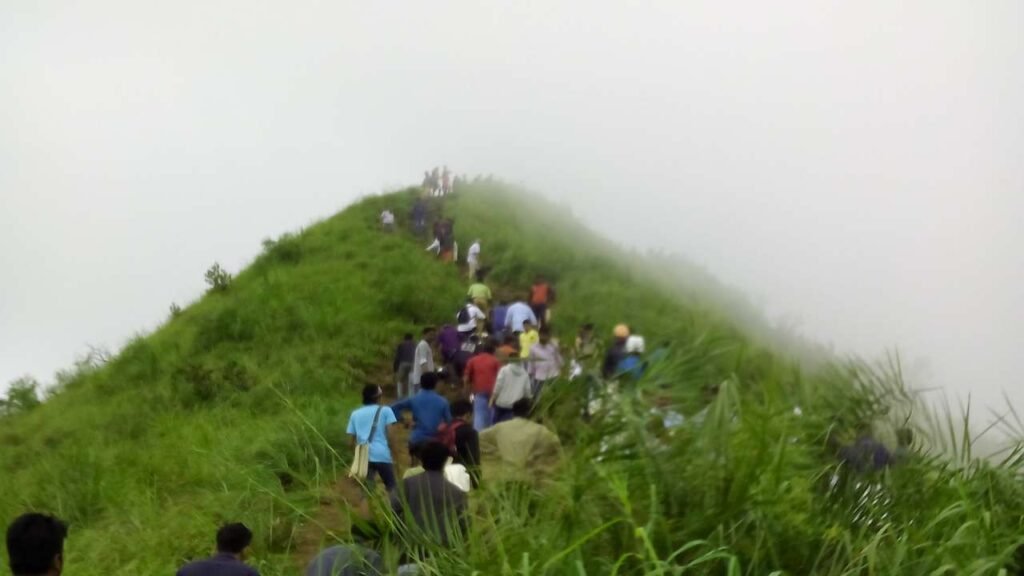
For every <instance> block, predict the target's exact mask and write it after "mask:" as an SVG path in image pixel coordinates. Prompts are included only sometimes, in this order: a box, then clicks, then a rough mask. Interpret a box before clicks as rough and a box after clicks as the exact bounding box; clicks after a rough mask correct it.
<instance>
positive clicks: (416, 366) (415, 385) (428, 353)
mask: <svg viewBox="0 0 1024 576" xmlns="http://www.w3.org/2000/svg"><path fill="white" fill-rule="evenodd" d="M436 334H437V331H436V330H434V328H433V327H432V326H427V327H426V328H424V329H423V336H422V337H421V338H420V341H419V344H416V352H415V354H414V355H413V361H412V370H410V371H409V394H408V395H407V396H400V397H402V398H409V397H412V395H413V394H416V393H417V392H419V391H420V380H421V379H422V378H423V375H424V374H427V373H433V372H434V370H436V368H435V367H434V349H433V348H432V345H433V343H434V339H435V338H436Z"/></svg>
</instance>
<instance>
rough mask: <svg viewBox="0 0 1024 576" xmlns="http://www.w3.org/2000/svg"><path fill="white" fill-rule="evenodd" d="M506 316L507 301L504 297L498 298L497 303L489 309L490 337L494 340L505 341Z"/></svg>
mask: <svg viewBox="0 0 1024 576" xmlns="http://www.w3.org/2000/svg"><path fill="white" fill-rule="evenodd" d="M488 292H490V290H488ZM506 316H508V302H507V301H506V300H504V299H502V300H498V303H497V305H495V306H494V308H492V309H491V337H492V338H494V340H495V342H504V341H505V317H506Z"/></svg>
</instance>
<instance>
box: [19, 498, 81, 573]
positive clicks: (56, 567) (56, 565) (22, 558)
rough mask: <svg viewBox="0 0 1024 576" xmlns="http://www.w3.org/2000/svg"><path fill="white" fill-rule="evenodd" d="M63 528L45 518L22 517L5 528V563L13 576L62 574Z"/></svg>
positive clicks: (64, 536)
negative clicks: (6, 562)
mask: <svg viewBox="0 0 1024 576" xmlns="http://www.w3.org/2000/svg"><path fill="white" fill-rule="evenodd" d="M67 537H68V527H67V525H66V524H64V523H63V522H61V521H60V520H58V519H57V518H55V517H53V516H48V515H46V514H36V513H29V514H22V515H21V516H19V517H18V518H16V519H15V520H14V522H11V525H10V526H9V527H8V528H7V559H8V564H9V565H10V567H11V573H12V574H14V576H59V575H60V574H61V573H62V572H63V571H64V539H65V538H67Z"/></svg>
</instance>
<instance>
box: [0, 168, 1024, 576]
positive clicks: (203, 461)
mask: <svg viewBox="0 0 1024 576" xmlns="http://www.w3.org/2000/svg"><path fill="white" fill-rule="evenodd" d="M411 202H412V192H411V191H405V192H401V193H397V194H394V195H388V196H382V197H373V198H368V199H366V200H364V201H362V202H359V203H357V204H356V205H354V206H352V207H350V208H349V209H347V210H346V211H344V212H343V213H341V214H339V215H337V216H334V217H332V218H330V219H328V220H326V221H323V222H320V223H318V224H316V225H313V226H311V227H309V228H308V229H306V230H304V231H302V232H301V233H299V234H296V235H289V236H286V237H283V238H281V239H279V240H278V241H276V242H274V243H271V244H268V246H267V247H266V248H265V250H264V252H263V253H262V254H261V255H260V256H259V257H258V258H257V259H256V260H255V262H254V263H253V264H252V265H251V266H250V267H249V268H248V269H246V270H245V271H243V272H242V273H241V274H239V275H238V277H237V278H235V280H234V282H233V283H232V285H231V286H230V288H229V289H228V290H226V291H223V292H215V293H210V294H208V295H206V296H205V297H203V298H202V299H201V300H199V301H198V302H196V303H194V304H193V305H191V306H189V307H187V308H185V309H184V310H183V311H182V313H181V314H179V315H177V316H175V317H174V318H172V319H170V320H169V321H168V322H167V324H165V325H164V326H162V327H161V328H160V329H159V330H157V331H156V332H154V333H153V334H150V335H147V336H145V337H140V338H137V339H135V340H134V341H133V342H131V343H130V344H129V345H128V346H126V347H125V349H124V350H122V351H121V352H120V353H119V354H118V355H117V356H116V357H115V358H114V359H113V360H112V361H111V362H109V363H108V364H106V365H105V366H102V367H99V368H97V369H89V370H83V371H81V373H80V374H79V375H78V376H77V377H76V378H73V379H71V381H70V382H68V383H66V384H65V385H64V386H63V388H62V389H61V390H60V391H59V392H58V393H56V394H55V395H54V396H53V397H52V398H50V399H48V400H47V402H45V403H44V404H43V405H42V406H40V407H38V408H36V409H34V410H32V411H30V412H28V413H25V414H19V415H14V416H8V417H6V418H5V419H3V420H0V518H2V519H5V520H6V519H10V518H12V517H13V516H14V515H16V514H18V513H20V512H22V511H24V510H26V509H40V510H48V511H52V512H54V513H56V514H58V515H60V516H61V517H63V518H66V519H67V520H69V521H70V522H71V523H72V536H71V539H70V541H69V543H68V551H67V552H68V565H69V567H70V568H71V572H72V573H74V574H81V575H94V574H95V575H100V574H104V575H110V574H124V575H128V574H151V573H159V572H164V573H170V572H171V571H172V570H174V569H175V568H176V567H177V566H178V565H179V564H180V563H181V562H183V561H184V560H186V559H190V558H193V557H196V556H200V555H203V554H205V553H207V552H208V548H209V547H210V540H211V534H212V533H213V531H214V530H215V528H216V526H217V525H218V523H220V522H222V521H224V520H227V519H231V520H235V519H237V520H241V521H244V522H246V523H247V524H249V525H250V526H251V527H252V528H253V529H254V531H255V532H256V535H257V541H256V542H255V545H254V548H253V560H252V561H253V563H254V564H256V565H257V566H258V567H259V568H260V570H261V571H262V572H263V573H264V574H268V575H273V574H296V573H298V572H297V570H296V567H295V561H294V554H295V545H296V537H297V535H298V534H299V532H300V530H301V525H302V523H303V522H304V519H305V517H306V515H307V514H310V513H311V512H312V511H313V510H315V509H316V508H317V506H318V499H319V497H320V496H321V494H322V493H323V492H324V491H325V490H326V489H327V488H328V487H329V486H330V485H331V484H332V483H333V482H334V481H335V479H336V478H338V477H339V476H341V475H343V471H344V470H345V464H346V462H345V459H346V458H347V452H348V450H347V448H344V446H346V444H345V438H344V434H343V426H344V424H345V421H346V417H347V413H348V411H349V410H350V409H351V408H352V407H353V405H354V404H355V403H356V400H357V396H358V394H357V391H358V389H359V388H360V387H361V386H362V385H363V384H364V383H366V382H382V381H386V379H387V378H388V372H389V370H388V367H389V361H390V354H391V351H392V346H393V345H394V343H395V341H396V339H397V338H398V337H399V336H400V335H401V334H402V333H403V332H405V331H413V330H415V329H417V328H418V327H419V326H420V325H422V324H423V323H441V322H445V321H448V320H450V319H451V318H452V316H453V314H454V311H455V310H456V309H457V307H458V304H459V302H460V301H461V297H462V294H463V291H464V284H465V283H464V281H463V280H462V279H461V277H460V276H459V275H457V274H456V272H455V270H454V268H453V267H450V266H449V267H446V266H442V265H440V264H438V263H437V262H435V261H433V260H432V259H431V258H429V257H428V256H427V255H426V254H425V253H424V252H423V250H422V246H423V244H421V243H419V242H416V241H414V240H413V239H412V238H410V237H409V236H408V235H407V234H406V233H400V234H395V235H386V234H382V233H380V232H379V231H378V230H377V227H376V216H377V214H379V212H380V211H381V210H382V209H383V208H384V207H390V208H391V209H393V210H395V211H396V213H397V214H399V215H400V217H401V216H404V215H406V214H407V213H408V211H409V208H410V206H411ZM444 209H445V211H446V212H447V213H448V214H449V215H450V216H452V217H453V218H454V219H455V221H456V235H457V237H458V238H459V240H460V243H461V244H462V245H463V247H467V246H468V245H469V241H470V240H471V239H472V238H473V237H480V238H482V239H483V240H484V260H485V264H486V265H488V266H492V267H493V272H492V283H495V284H497V285H500V286H501V287H502V290H503V291H506V292H507V291H510V290H513V291H525V289H526V288H527V287H528V285H529V283H530V280H531V279H532V278H533V275H534V274H536V273H538V272H539V273H543V274H546V275H547V276H549V277H550V278H551V279H553V280H554V281H555V283H556V284H557V286H558V289H559V296H560V303H559V304H558V306H557V308H556V310H555V314H554V325H555V328H556V332H557V333H558V335H559V336H560V337H561V339H562V340H563V341H564V342H569V341H571V338H572V335H573V333H574V331H575V326H576V325H578V324H579V323H582V322H584V321H592V322H595V323H597V325H598V329H599V332H600V334H602V335H604V334H606V333H608V331H609V330H610V328H611V326H613V325H614V324H615V323H618V322H622V321H626V322H628V323H630V324H631V325H633V326H634V327H635V329H636V330H637V331H638V332H640V333H643V334H644V335H645V336H646V337H647V340H648V345H649V346H651V347H655V346H657V345H659V344H660V343H666V344H668V345H669V349H670V353H669V355H668V358H667V359H666V360H665V361H664V362H662V363H661V364H660V365H658V366H657V367H655V368H653V369H652V370H651V371H650V372H649V374H648V375H647V377H646V378H645V379H644V380H643V381H642V382H641V383H640V384H639V385H638V386H637V387H636V389H635V390H630V391H627V392H625V393H623V394H622V395H621V397H619V398H618V399H617V401H616V402H615V403H613V404H611V405H613V406H614V409H612V410H609V411H607V412H605V413H602V414H600V415H598V416H597V417H596V418H595V419H594V420H593V421H592V422H590V423H588V424H583V423H582V422H581V421H580V419H579V418H578V417H577V416H576V414H577V412H578V408H579V406H580V397H581V390H580V387H579V384H575V383H561V384H560V385H558V386H557V387H556V388H555V389H553V390H552V394H551V395H550V397H548V398H546V399H545V406H544V407H543V417H544V418H545V420H546V422H547V423H548V424H549V425H551V426H553V427H554V428H555V429H557V430H558V431H559V433H560V435H561V436H562V438H563V440H564V441H565V443H566V446H567V447H568V448H569V454H570V455H571V457H570V458H569V459H568V461H567V462H566V463H565V466H564V469H563V471H562V473H561V474H560V475H559V477H558V480H557V482H555V483H553V484H552V485H550V486H548V487H547V488H546V489H545V490H544V491H542V492H539V493H535V494H529V495H527V496H522V495H517V494H511V493H507V492H504V491H502V490H494V491H489V492H482V493H479V494H476V495H475V496H474V499H475V500H476V502H475V504H474V506H475V513H474V520H473V527H474V529H473V530H472V532H471V533H470V534H469V535H468V536H467V539H468V542H466V546H465V547H464V548H463V549H461V550H459V552H458V553H455V554H449V553H440V552H439V553H438V554H437V555H436V557H435V559H434V560H433V561H432V564H430V565H427V566H425V568H426V569H427V571H428V572H429V573H431V574H471V573H478V574H521V575H528V574H580V575H582V574H595V575H596V574H612V573H617V574H652V575H654V574H658V575H669V574H751V575H753V574H771V573H785V574H794V575H796V574H811V573H813V574H829V575H843V574H901V575H902V574H973V573H976V574H994V573H997V572H998V569H999V567H1001V566H1003V565H1005V564H1006V562H1007V561H1008V560H1009V559H1010V557H1011V556H1012V553H1013V551H1014V549H1015V547H1016V545H1017V544H1019V543H1020V542H1021V540H1022V539H1021V536H1020V535H1021V534H1022V531H1021V528H1022V526H1021V518H1022V517H1024V489H1022V487H1021V485H1020V482H1019V472H1020V459H1019V458H1017V457H1016V456H1019V453H1013V454H1011V456H1012V457H1010V458H1008V459H1007V460H1006V461H1005V462H1002V463H1000V464H992V463H989V462H982V461H974V460H971V459H970V458H967V457H965V456H964V455H963V452H964V450H965V448H966V447H965V446H964V445H963V444H962V443H958V442H957V441H956V440H955V438H957V436H956V434H955V432H956V430H958V429H959V428H960V427H961V426H962V424H961V423H959V422H956V421H953V419H952V417H947V418H946V419H945V420H942V419H939V420H938V424H935V423H934V422H935V419H934V418H931V419H929V418H921V416H920V413H921V411H922V408H921V406H919V405H918V404H917V403H916V402H915V399H914V398H913V397H912V396H911V395H909V394H908V393H907V392H905V391H904V390H903V388H902V385H901V383H900V378H899V372H898V364H897V363H895V362H894V363H892V364H884V365H881V366H871V365H866V364H864V363H857V362H852V363H836V362H829V363H825V364H824V365H821V366H818V365H816V366H815V368H814V369H813V370H809V369H807V368H806V367H804V366H805V365H806V362H804V361H801V362H798V361H796V360H794V359H793V358H794V356H789V355H787V354H783V353H781V352H780V351H779V350H777V349H776V347H775V346H773V345H772V344H771V341H770V340H768V339H767V337H766V335H767V333H768V330H767V329H764V328H763V326H761V329H758V330H754V329H751V328H750V326H751V313H750V311H749V310H747V309H745V308H744V309H737V310H734V309H731V308H730V306H728V305H726V306H723V305H721V304H716V303H714V302H723V301H724V302H729V303H733V304H734V303H737V302H741V301H740V300H738V299H736V298H735V297H732V296H731V295H729V294H724V293H723V294H719V295H718V296H721V297H720V298H706V297H704V296H702V294H704V293H705V292H706V291H707V290H709V289H712V290H720V287H719V286H717V285H715V284H714V283H709V282H708V280H707V278H706V277H704V276H702V275H701V274H699V273H698V272H699V271H695V270H686V273H683V274H674V273H672V271H666V270H665V269H664V267H665V260H664V259H660V258H656V259H648V258H642V257H640V256H639V255H636V254H631V253H628V252H625V251H622V250H620V249H618V248H616V247H614V246H612V245H610V244H609V243H608V242H607V241H604V240H602V239H600V238H599V237H598V236H596V235H594V234H593V233H591V232H590V231H588V230H586V229H584V228H583V227H582V226H580V225H579V224H578V223H576V222H575V221H574V220H573V219H572V218H570V217H568V216H567V210H565V209H564V208H563V207H559V206H554V205H550V204H548V203H546V202H544V201H542V200H540V199H538V198H535V197H533V196H529V195H526V194H524V193H522V192H519V191H516V190H510V189H504V188H502V187H499V186H489V185H480V186H476V187H474V188H472V189H470V190H468V191H467V192H466V193H463V194H460V195H458V196H457V197H455V198H453V199H451V200H450V201H448V202H447V204H446V206H445V207H444ZM690 273H692V278H690V277H688V276H687V275H688V274H690ZM680 276H682V277H680ZM690 280H692V282H690ZM737 308H743V307H742V305H740V304H737ZM741 326H742V328H740V327H741ZM786 349H787V350H790V349H792V347H790V346H787V347H786ZM801 349H802V350H804V351H806V350H808V349H813V346H803V345H802V346H801ZM709 385H719V386H720V392H719V394H718V395H717V397H715V398H714V399H713V400H711V399H710V398H709V397H708V396H707V394H706V393H705V390H706V389H707V387H708V386H709ZM655 400H657V401H659V402H662V403H668V404H671V405H672V406H673V407H674V408H675V409H676V410H678V411H679V412H681V413H683V414H684V415H686V416H687V417H688V420H687V423H686V424H685V425H684V426H683V427H681V428H679V429H677V430H676V431H675V432H672V433H669V432H668V431H666V430H664V429H663V428H661V427H660V426H658V424H657V422H656V420H655V419H653V418H652V417H651V414H650V408H651V405H652V403H653V402H654V401H655ZM709 400H711V403H710V405H708V401H709ZM797 406H799V408H800V414H799V415H798V414H797V413H795V411H794V409H795V408H796V407H797ZM705 408H706V413H705V414H706V416H705V417H704V418H703V420H702V421H700V422H698V421H697V420H695V419H693V418H692V416H694V415H695V414H697V413H698V412H700V411H701V410H704V409H705ZM910 414H914V415H915V419H914V421H922V422H924V421H929V420H931V421H932V423H933V425H932V426H931V427H930V429H931V430H935V431H933V432H932V438H933V439H934V440H935V444H936V445H938V444H939V443H940V441H942V439H940V438H936V436H938V435H939V434H944V433H946V431H953V432H954V436H953V437H954V440H952V441H951V442H953V443H954V444H957V445H958V446H959V449H958V452H957V455H958V457H956V458H945V457H939V456H935V455H929V454H924V453H922V454H920V455H919V456H917V457H916V458H914V459H913V460H912V461H911V462H910V463H908V464H907V465H905V466H903V467H901V468H898V469H893V470H891V471H890V472H888V473H886V474H884V475H881V476H879V477H875V478H871V479H869V480H867V479H865V480H861V481H860V482H858V481H857V479H850V481H848V482H840V483H839V485H838V486H836V487H834V488H830V480H831V478H832V477H833V475H834V474H835V464H834V461H833V460H832V458H830V457H829V455H828V454H826V450H825V437H826V434H827V433H828V431H829V430H830V429H834V430H836V431H837V432H838V433H839V434H840V436H843V437H846V438H848V437H849V434H851V433H852V430H854V429H855V428H856V427H857V426H859V425H860V424H862V423H865V422H870V423H873V424H874V426H875V427H876V429H877V430H878V431H879V433H880V434H882V435H883V437H885V435H886V433H887V431H891V430H892V429H893V428H894V427H896V426H900V425H902V424H903V423H904V422H905V421H906V420H907V418H908V415H910ZM922 432H924V431H923V430H922ZM949 442H950V441H946V443H947V444H948V443H949ZM858 484H861V486H858ZM863 485H871V486H872V487H871V488H870V494H869V496H868V497H865V491H866V490H868V489H866V488H864V486H863ZM389 557H390V559H391V560H394V554H393V553H392V554H390V555H389Z"/></svg>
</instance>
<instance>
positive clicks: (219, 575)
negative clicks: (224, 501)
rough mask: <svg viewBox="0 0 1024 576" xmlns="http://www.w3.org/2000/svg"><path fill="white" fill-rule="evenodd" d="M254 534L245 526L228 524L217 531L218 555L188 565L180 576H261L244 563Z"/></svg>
mask: <svg viewBox="0 0 1024 576" xmlns="http://www.w3.org/2000/svg"><path fill="white" fill-rule="evenodd" d="M251 543H252V532H251V531H250V530H249V529H248V528H246V526H245V524H241V523H236V524H226V525H224V526H221V528H220V530H218V531H217V553H216V554H214V555H213V556H212V557H210V558H208V559H206V560H198V561H196V562H191V563H189V564H186V565H185V566H183V567H182V568H181V570H178V576H259V574H260V573H259V572H257V571H256V569H255V568H253V567H252V566H249V565H248V564H246V563H245V562H244V559H245V550H246V549H247V548H248V547H249V544H251Z"/></svg>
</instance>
